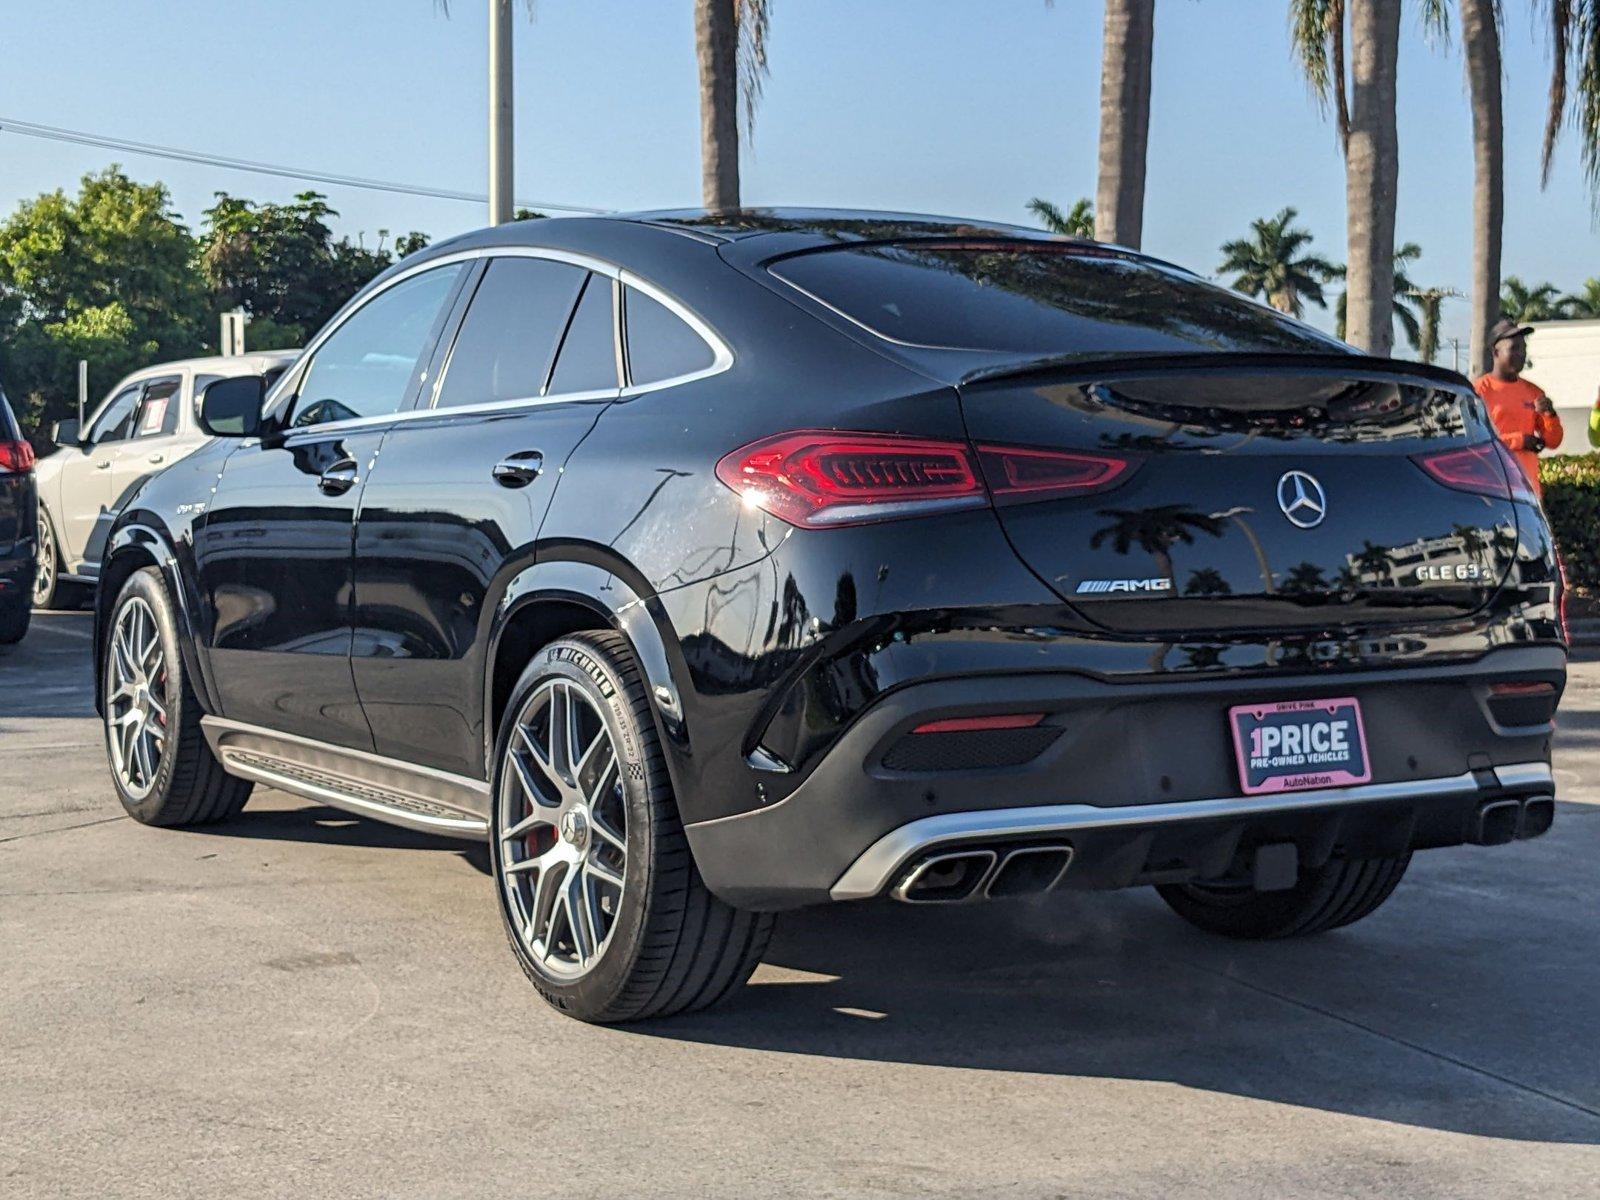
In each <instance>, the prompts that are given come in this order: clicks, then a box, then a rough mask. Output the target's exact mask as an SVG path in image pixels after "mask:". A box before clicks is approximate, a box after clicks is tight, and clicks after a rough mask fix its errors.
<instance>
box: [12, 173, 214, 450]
mask: <svg viewBox="0 0 1600 1200" xmlns="http://www.w3.org/2000/svg"><path fill="white" fill-rule="evenodd" d="M194 255H195V242H194V239H193V237H191V236H190V233H189V230H188V229H187V227H185V226H184V224H183V223H182V221H181V219H180V218H179V217H178V215H177V214H176V213H174V212H173V211H172V208H171V197H170V195H169V193H168V192H167V189H166V187H165V186H163V185H162V184H159V183H152V184H141V183H136V182H135V181H133V180H132V179H130V178H129V177H128V176H127V175H125V174H123V172H122V171H121V170H120V169H118V168H117V167H115V166H113V167H109V168H107V169H106V170H104V171H100V172H98V173H94V174H89V175H85V176H84V177H83V180H82V182H81V184H80V186H79V190H78V194H77V195H76V196H68V195H67V194H66V193H65V192H62V191H59V190H58V191H55V192H50V193H46V194H44V195H41V196H38V197H37V198H35V199H33V200H30V201H27V202H26V203H24V204H22V205H21V206H20V207H19V208H18V209H17V211H16V212H15V213H13V214H12V215H11V216H10V217H9V218H7V219H6V220H5V221H4V222H3V223H0V372H3V373H4V377H5V380H6V385H7V388H8V389H9V390H10V392H11V394H12V399H13V401H17V402H18V405H19V408H20V409H21V414H20V415H21V416H22V419H23V421H24V422H25V423H26V424H28V425H29V426H30V428H31V429H32V430H33V431H34V433H35V435H36V436H37V432H38V431H39V430H40V429H42V428H43V427H45V426H46V425H48V423H49V422H51V421H54V420H58V419H60V418H62V417H65V416H67V415H69V414H70V413H72V412H73V411H74V410H75V408H76V397H77V372H76V362H77V360H78V359H80V358H86V359H88V360H89V376H90V380H91V381H92V383H93V384H94V385H95V386H108V385H109V384H110V383H111V382H112V381H113V380H115V379H116V378H117V377H119V376H121V375H123V374H126V373H127V372H128V371H130V370H133V369H134V368H136V367H139V366H143V365H144V364H145V363H148V362H150V361H151V360H152V359H160V358H181V357H184V356H186V355H190V354H194V353H196V352H198V351H199V350H200V349H201V348H202V347H203V343H204V331H205V329H206V327H207V318H208V315H209V314H208V310H207V304H206V297H205V290H204V287H203V285H202V283H201V281H200V278H199V276H198V275H197V274H196V272H195V270H194Z"/></svg>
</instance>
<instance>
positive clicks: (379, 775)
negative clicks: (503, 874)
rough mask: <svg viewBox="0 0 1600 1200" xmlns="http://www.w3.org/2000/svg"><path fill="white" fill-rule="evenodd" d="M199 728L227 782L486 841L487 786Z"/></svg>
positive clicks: (231, 727) (245, 730) (278, 739)
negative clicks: (236, 781)
mask: <svg viewBox="0 0 1600 1200" xmlns="http://www.w3.org/2000/svg"><path fill="white" fill-rule="evenodd" d="M200 727H201V729H203V730H204V731H205V735H206V740H207V741H208V742H210V743H211V750H212V753H214V754H215V755H216V756H217V758H218V760H219V761H220V762H221V763H222V767H223V769H224V770H225V771H227V772H228V774H230V775H237V776H238V777H239V778H240V779H251V780H254V781H255V782H257V783H264V784H266V785H267V786H268V787H275V788H282V789H283V790H284V791H286V792H293V793H294V794H295V795H297V796H304V797H305V798H306V799H308V800H318V801H321V802H322V803H323V804H330V805H332V806H333V807H335V808H341V809H344V810H345V811H346V812H352V813H355V814H357V815H358V816H363V817H373V818H375V819H377V820H379V821H387V822H389V823H390V824H391V825H403V826H404V827H405V828H407V829H416V830H420V831H421V832H424V833H439V834H444V835H446V836H448V837H460V838H469V839H471V840H473V841H487V840H488V837H489V785H488V784H486V783H484V782H482V781H481V780H477V779H468V778H467V777H466V776H464V775H451V774H449V773H448V772H445V771H436V770H434V769H432V768H431V767H419V766H414V765H412V764H411V763H404V762H399V761H397V760H395V759H392V758H384V757H382V756H381V755H377V754H371V753H368V752H366V751H363V750H349V749H346V748H345V747H343V746H330V745H328V744H327V743H326V742H317V741H313V740H312V739H310V738H303V737H297V736H295V735H293V734H287V733H276V732H274V731H273V730H270V729H262V728H261V727H260V726H256V725H245V724H242V723H240V722H238V721H228V720H224V719H223V718H221V717H202V718H201V720H200Z"/></svg>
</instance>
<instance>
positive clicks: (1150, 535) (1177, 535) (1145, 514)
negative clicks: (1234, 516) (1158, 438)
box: [1089, 504, 1223, 595]
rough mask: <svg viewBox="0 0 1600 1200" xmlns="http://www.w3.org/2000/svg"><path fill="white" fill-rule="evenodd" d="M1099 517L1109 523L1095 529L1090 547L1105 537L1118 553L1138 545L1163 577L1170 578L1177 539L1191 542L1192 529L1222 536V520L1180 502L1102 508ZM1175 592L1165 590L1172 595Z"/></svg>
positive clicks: (1090, 539)
mask: <svg viewBox="0 0 1600 1200" xmlns="http://www.w3.org/2000/svg"><path fill="white" fill-rule="evenodd" d="M1100 515H1101V516H1102V517H1109V518H1110V519H1111V524H1109V525H1107V526H1105V527H1104V528H1102V529H1097V530H1095V532H1094V533H1092V534H1091V535H1090V536H1089V548H1090V549H1091V550H1098V549H1099V548H1100V546H1101V544H1102V543H1104V542H1105V541H1106V539H1108V538H1109V539H1110V540H1111V548H1112V549H1113V550H1115V551H1116V552H1117V553H1118V554H1126V553H1128V551H1129V550H1131V549H1133V547H1135V546H1137V547H1138V548H1139V549H1140V550H1143V551H1144V552H1145V553H1146V554H1148V555H1150V556H1151V557H1152V558H1154V559H1155V560H1156V570H1157V572H1158V573H1159V574H1160V576H1161V577H1162V578H1163V579H1172V548H1173V547H1174V546H1176V545H1177V544H1178V543H1179V542H1182V543H1183V544H1184V545H1186V546H1188V545H1193V543H1194V535H1195V531H1197V530H1198V531H1199V532H1201V533H1209V534H1210V535H1211V536H1212V537H1221V536H1222V530H1223V525H1222V521H1221V520H1220V519H1219V518H1217V517H1214V516H1211V515H1209V514H1207V513H1203V512H1196V511H1194V510H1193V509H1191V508H1185V507H1184V506H1183V505H1181V504H1160V505H1157V506H1156V507H1154V508H1135V509H1128V508H1103V509H1101V510H1100ZM1172 594H1174V593H1170V592H1169V593H1168V595H1172Z"/></svg>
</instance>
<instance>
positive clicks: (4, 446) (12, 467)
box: [0, 442, 34, 474]
mask: <svg viewBox="0 0 1600 1200" xmlns="http://www.w3.org/2000/svg"><path fill="white" fill-rule="evenodd" d="M33 462H34V456H33V447H32V446H30V445H29V444H28V443H27V442H0V471H7V472H14V473H16V474H21V473H22V472H23V471H31V470H33Z"/></svg>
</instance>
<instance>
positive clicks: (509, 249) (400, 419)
mask: <svg viewBox="0 0 1600 1200" xmlns="http://www.w3.org/2000/svg"><path fill="white" fill-rule="evenodd" d="M493 258H543V259H549V260H550V261H552V262H561V263H568V264H570V265H572V266H575V267H582V268H584V269H586V270H589V271H593V272H595V273H596V274H598V275H604V276H606V277H607V278H609V279H611V280H613V281H614V284H621V285H623V286H625V287H631V288H637V289H638V290H639V291H641V292H643V293H644V294H645V295H647V296H649V297H650V298H651V299H652V300H655V301H657V302H658V303H660V304H662V305H664V306H665V307H666V308H667V309H668V310H669V311H670V312H672V313H673V315H675V316H677V317H678V318H679V319H680V320H682V321H683V322H684V323H685V324H686V325H688V326H689V328H691V329H693V330H694V331H695V333H696V334H698V335H699V336H700V338H701V339H702V340H703V341H704V342H705V343H706V344H707V345H708V346H709V347H710V348H711V353H712V363H711V365H710V366H709V367H706V368H704V369H702V370H699V371H692V372H690V373H689V374H687V375H675V376H673V377H672V378H670V379H660V380H657V381H655V382H654V383H645V384H636V385H631V386H629V387H624V388H600V389H597V390H594V391H587V392H558V393H552V394H550V395H544V396H522V397H517V398H515V399H510V400H492V401H487V402H485V403H483V404H460V405H452V406H451V407H449V408H439V407H437V402H438V399H439V390H438V389H439V382H440V381H441V380H442V379H443V378H444V375H443V374H442V373H441V374H440V376H439V378H438V379H435V380H433V381H431V383H430V381H426V380H424V381H423V384H424V388H425V396H426V399H427V401H428V403H427V406H426V407H421V406H419V407H417V408H410V409H405V410H402V411H400V412H393V413H385V414H382V415H379V416H372V417H355V418H352V419H350V420H348V421H329V422H327V423H325V424H322V425H306V426H304V427H302V428H300V429H294V428H290V429H287V430H285V431H284V436H285V437H289V438H294V437H297V436H301V435H304V436H307V437H320V436H322V435H323V434H329V433H333V434H337V433H343V432H345V431H347V430H350V431H354V430H361V429H373V428H377V427H379V426H387V425H393V424H400V423H405V422H410V421H419V420H424V419H437V418H439V417H445V416H449V417H454V416H456V415H458V414H459V415H460V416H464V417H465V416H475V415H477V416H481V415H485V414H491V413H500V412H515V411H519V410H521V409H528V408H543V407H544V406H546V405H551V404H582V403H593V402H595V401H599V400H631V399H633V398H634V397H636V396H643V395H647V394H649V393H650V392H658V391H661V390H662V389H663V388H669V387H678V386H679V385H681V384H685V383H693V382H695V381H696V380H700V379H707V378H710V377H711V376H713V375H720V374H721V373H722V372H724V371H726V370H727V369H728V368H729V367H731V366H733V351H732V350H731V349H730V348H729V346H728V344H727V343H726V342H725V341H723V340H722V338H721V337H720V336H718V334H717V333H716V331H715V330H713V329H712V328H711V326H710V325H708V324H706V322H705V321H703V320H702V319H701V318H700V317H699V315H698V314H696V313H695V312H693V311H692V310H691V309H689V308H687V307H685V306H684V305H683V304H682V303H681V302H680V301H678V300H677V299H675V298H674V297H673V296H671V295H669V294H668V293H666V292H664V291H662V290H661V289H660V288H659V287H657V286H656V285H655V284H653V283H651V282H650V281H649V280H646V279H642V278H640V277H639V276H638V275H635V274H634V273H633V272H632V271H629V270H628V269H627V268H625V267H619V266H617V265H616V264H615V263H609V262H606V261H605V260H604V259H599V258H595V257H593V256H591V255H587V254H577V253H573V252H572V251H569V250H555V249H550V248H548V247H545V246H480V247H478V248H476V249H473V250H458V251H456V252H455V253H453V254H442V255H440V256H439V257H438V258H433V259H429V260H428V261H427V262H422V263H418V264H417V265H416V266H414V267H410V268H408V269H407V270H404V271H401V272H399V273H398V274H396V275H395V276H394V277H393V278H392V279H390V280H388V281H387V282H385V283H384V285H383V286H382V287H381V288H377V289H376V290H374V291H373V292H371V293H370V294H368V295H367V296H366V297H364V298H363V299H362V301H361V303H360V304H358V305H355V306H353V307H351V308H348V309H347V310H346V311H345V312H343V313H342V314H341V315H340V316H339V317H338V319H337V320H336V321H334V322H333V323H332V324H330V325H328V326H327V328H325V329H323V330H322V332H321V333H319V334H317V336H316V337H314V338H313V339H312V340H311V341H310V343H309V344H307V346H306V348H305V349H304V350H303V351H301V353H300V357H299V358H298V359H296V360H295V365H294V367H292V368H291V369H290V370H288V371H286V372H284V374H283V376H282V377H281V378H280V379H279V381H278V383H277V384H276V385H274V387H273V392H277V391H278V390H279V389H280V388H282V387H286V386H288V383H289V381H293V383H294V385H295V386H296V387H298V386H299V382H300V377H301V375H302V374H303V373H304V369H305V368H306V367H309V365H310V363H311V361H312V359H313V358H314V357H315V356H316V353H317V351H318V350H320V349H321V347H322V343H323V342H325V341H327V340H328V338H330V337H332V336H333V335H334V334H335V333H336V332H338V330H339V329H340V328H341V327H343V325H344V323H345V322H346V321H348V320H349V319H350V318H351V317H353V316H355V314H356V313H358V312H360V311H361V310H362V309H364V308H365V307H366V306H367V305H368V304H371V303H372V301H374V300H375V299H377V298H378V297H379V296H381V295H383V294H384V293H385V292H387V291H388V290H389V289H390V288H392V287H394V286H396V285H397V284H400V283H403V282H404V281H405V280H407V279H411V278H413V277H415V276H417V275H420V274H421V273H422V272H424V271H431V270H433V269H434V268H436V267H447V266H451V265H454V264H458V263H469V262H476V261H477V260H479V259H493ZM467 311H468V312H470V311H471V306H470V305H469V306H468V309H467ZM612 311H613V313H614V314H620V312H621V305H619V304H618V303H617V301H616V298H615V297H613V301H612ZM462 319H463V320H465V316H463V318H462ZM457 332H459V330H458V331H457ZM446 369H448V364H447V367H446ZM618 377H619V378H621V375H620V373H619V376H618ZM284 399H285V397H284V396H281V395H280V396H273V395H272V394H270V393H269V395H268V397H267V403H266V405H265V408H266V409H267V410H269V411H270V410H271V409H273V408H275V407H278V406H281V405H282V403H283V401H284ZM251 441H254V439H251Z"/></svg>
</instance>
